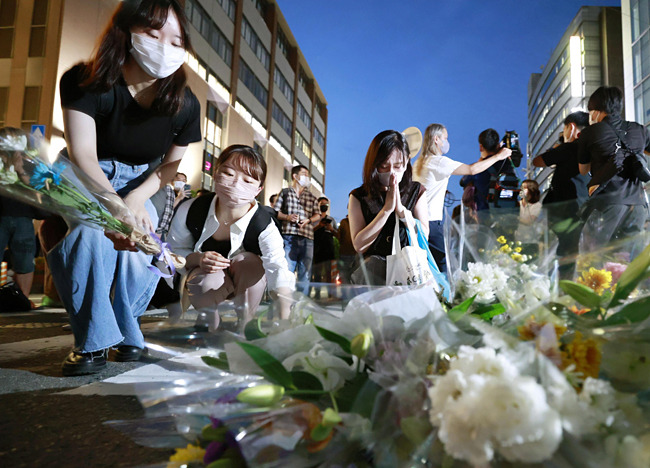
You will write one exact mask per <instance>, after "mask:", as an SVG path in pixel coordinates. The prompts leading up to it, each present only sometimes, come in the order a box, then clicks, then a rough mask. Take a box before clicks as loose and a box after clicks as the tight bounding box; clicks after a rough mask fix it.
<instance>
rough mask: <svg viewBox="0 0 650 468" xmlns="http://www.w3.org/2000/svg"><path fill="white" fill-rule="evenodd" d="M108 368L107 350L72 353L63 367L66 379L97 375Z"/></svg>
mask: <svg viewBox="0 0 650 468" xmlns="http://www.w3.org/2000/svg"><path fill="white" fill-rule="evenodd" d="M105 367H106V350H105V349H103V350H101V351H95V352H93V353H80V352H78V351H71V352H70V354H68V356H67V357H66V358H65V360H64V361H63V364H62V365H61V370H62V371H63V375H64V376H65V377H71V376H74V375H86V374H96V373H97V372H99V371H101V370H102V369H104V368H105Z"/></svg>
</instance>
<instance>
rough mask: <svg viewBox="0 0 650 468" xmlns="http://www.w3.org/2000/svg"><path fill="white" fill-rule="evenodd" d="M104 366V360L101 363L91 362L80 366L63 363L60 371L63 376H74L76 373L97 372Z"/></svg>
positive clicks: (87, 373)
mask: <svg viewBox="0 0 650 468" xmlns="http://www.w3.org/2000/svg"><path fill="white" fill-rule="evenodd" d="M105 368H106V362H104V363H103V364H91V365H87V366H83V367H80V366H79V365H78V364H67V365H66V364H65V363H64V364H63V365H62V366H61V371H62V372H63V376H64V377H75V376H78V375H89V374H97V373H98V372H101V371H102V370H104V369H105Z"/></svg>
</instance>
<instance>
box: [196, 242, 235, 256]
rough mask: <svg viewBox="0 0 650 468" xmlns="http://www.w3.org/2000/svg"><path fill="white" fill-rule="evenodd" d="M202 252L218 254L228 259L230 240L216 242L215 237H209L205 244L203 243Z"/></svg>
mask: <svg viewBox="0 0 650 468" xmlns="http://www.w3.org/2000/svg"><path fill="white" fill-rule="evenodd" d="M201 251H202V252H208V251H212V252H217V253H220V254H221V255H223V256H224V257H226V258H228V254H229V253H230V239H225V240H216V239H215V238H214V237H209V238H207V239H206V240H205V242H203V245H202V246H201Z"/></svg>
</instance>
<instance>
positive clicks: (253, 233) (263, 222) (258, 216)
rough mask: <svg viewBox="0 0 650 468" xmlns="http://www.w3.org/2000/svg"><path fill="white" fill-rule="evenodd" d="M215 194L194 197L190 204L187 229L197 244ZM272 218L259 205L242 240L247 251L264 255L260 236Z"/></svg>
mask: <svg viewBox="0 0 650 468" xmlns="http://www.w3.org/2000/svg"><path fill="white" fill-rule="evenodd" d="M214 196H215V194H214V193H210V194H207V195H203V196H201V197H198V198H196V199H194V202H193V203H192V206H190V208H189V209H188V210H187V219H186V220H185V226H187V229H189V231H190V233H191V234H192V237H193V238H194V243H195V244H196V243H197V242H198V240H199V238H200V237H201V233H202V232H203V226H204V225H205V220H206V218H207V217H208V213H209V211H210V204H211V203H212V200H213V199H214ZM272 220H273V217H272V216H271V215H270V214H269V212H268V211H265V210H263V209H262V207H261V206H258V207H257V211H256V212H255V214H254V215H253V217H252V218H251V222H250V223H249V224H248V227H247V228H246V233H245V234H244V241H243V242H242V246H243V247H244V250H245V251H246V252H251V253H254V254H255V255H260V256H261V255H262V250H261V249H260V241H259V238H260V235H261V234H262V232H263V231H264V230H265V229H266V228H267V227H268V226H269V223H270V222H271V221H272ZM276 229H277V225H276ZM278 232H279V231H278Z"/></svg>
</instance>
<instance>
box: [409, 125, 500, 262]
mask: <svg viewBox="0 0 650 468" xmlns="http://www.w3.org/2000/svg"><path fill="white" fill-rule="evenodd" d="M448 138H449V136H448V134H447V129H446V128H445V127H444V125H441V124H431V125H429V126H428V127H427V129H426V130H425V132H424V139H423V142H422V154H421V155H420V157H419V158H418V160H417V161H416V162H415V165H414V167H413V172H414V174H413V179H414V180H416V181H418V182H420V183H421V184H422V185H424V187H425V188H426V200H427V211H428V214H429V249H430V250H431V253H432V254H433V258H434V259H435V261H436V263H437V265H438V268H439V269H440V271H441V272H443V273H445V272H446V271H447V263H446V261H445V242H444V238H443V215H444V206H445V193H446V192H447V184H448V183H449V178H450V177H451V176H452V175H474V174H479V173H481V172H483V171H485V170H486V169H488V168H489V167H490V166H492V165H493V164H494V163H496V162H497V161H502V160H504V159H506V158H507V157H508V156H510V154H511V151H510V150H509V149H508V148H501V150H500V151H499V152H498V153H497V154H495V155H494V156H490V157H489V158H485V159H482V160H480V161H478V162H475V163H474V164H463V163H461V162H458V161H454V160H453V159H450V158H448V157H446V156H444V155H445V154H447V153H448V152H449V146H450V145H449V140H448Z"/></svg>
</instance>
